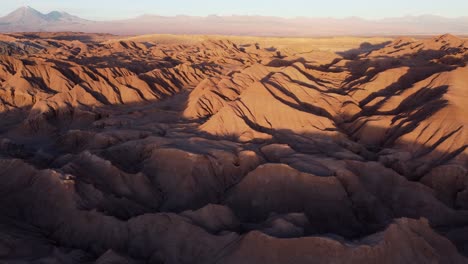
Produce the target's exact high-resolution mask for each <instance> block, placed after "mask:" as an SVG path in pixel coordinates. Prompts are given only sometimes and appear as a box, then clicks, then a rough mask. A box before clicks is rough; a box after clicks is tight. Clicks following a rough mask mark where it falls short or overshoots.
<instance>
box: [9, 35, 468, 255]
mask: <svg viewBox="0 0 468 264" xmlns="http://www.w3.org/2000/svg"><path fill="white" fill-rule="evenodd" d="M77 36H79V37H77ZM106 38H107V36H102V35H94V36H93V35H91V37H90V38H89V39H88V38H87V39H88V41H84V40H83V35H74V34H71V33H67V34H65V33H64V34H59V33H55V34H42V35H41V34H34V36H31V34H9V35H2V36H1V37H0V54H1V55H0V117H1V118H0V124H1V126H0V133H1V134H0V210H1V212H0V261H4V262H5V263H31V262H33V263H93V262H95V263H310V262H311V261H312V262H314V263H376V262H380V263H434V262H435V263H466V262H467V261H468V260H467V258H466V255H468V239H467V237H468V173H467V168H468V150H467V146H468V136H467V130H466V126H467V124H468V119H467V116H468V115H467V114H468V113H467V110H466V103H467V102H468V87H467V85H468V66H467V65H466V62H467V61H468V43H467V42H466V41H464V40H463V39H460V38H457V37H455V36H451V35H443V36H440V37H435V38H431V39H423V40H415V39H410V38H401V39H396V40H394V41H392V42H391V43H385V44H384V45H376V46H372V45H371V46H368V45H367V46H366V45H363V46H364V47H366V48H365V49H363V48H361V49H353V50H351V51H349V52H343V53H338V54H333V53H329V52H318V51H313V52H301V53H299V52H295V51H294V50H292V49H288V48H282V49H277V48H273V47H263V46H261V45H260V44H258V43H252V44H245V43H243V44H238V43H234V42H231V41H227V40H220V39H218V38H217V39H213V40H206V39H204V40H199V41H190V42H186V43H182V44H174V43H164V42H163V41H156V40H154V41H153V40H152V39H151V38H145V40H144V41H139V40H138V39H126V40H116V39H106Z"/></svg>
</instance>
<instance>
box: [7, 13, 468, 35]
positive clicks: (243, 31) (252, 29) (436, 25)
mask: <svg viewBox="0 0 468 264" xmlns="http://www.w3.org/2000/svg"><path fill="white" fill-rule="evenodd" d="M2 15H5V16H4V17H0V32H45V31H46V32H60V31H73V32H88V33H95V32H105V33H111V34H117V35H142V34H192V35H193V34H209V35H214V34H217V35H240V36H279V37H284V36H290V37H303V36H395V35H433V34H444V33H452V34H465V35H468V17H458V18H445V17H440V16H434V15H421V16H404V17H394V18H383V19H375V20H370V19H363V18H359V17H347V18H327V17H295V18H281V17H271V16H256V15H253V16H245V15H232V16H218V15H211V16H206V17H201V16H186V15H178V16H161V15H156V14H146V15H141V16H138V17H134V18H128V19H120V20H107V21H91V20H86V19H82V18H79V17H76V16H73V15H70V14H68V13H65V12H59V11H53V12H50V13H46V14H44V13H41V12H39V11H37V10H35V9H33V8H32V7H21V8H19V9H17V10H14V11H12V12H11V13H9V14H7V13H6V12H5V13H4V14H2Z"/></svg>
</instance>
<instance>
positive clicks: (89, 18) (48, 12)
mask: <svg viewBox="0 0 468 264" xmlns="http://www.w3.org/2000/svg"><path fill="white" fill-rule="evenodd" d="M21 8H30V9H33V10H35V11H37V12H40V13H41V14H45V15H46V14H50V13H52V12H61V13H67V14H69V15H72V16H76V17H79V18H81V19H85V20H90V21H96V22H105V21H119V20H131V19H136V18H141V17H145V16H148V17H149V16H155V17H168V18H173V17H174V18H175V17H193V18H209V17H264V18H268V17H269V18H279V19H290V20H292V19H334V20H348V19H359V20H364V21H380V20H385V19H395V18H418V17H436V18H443V19H468V15H466V16H443V15H437V14H431V13H425V14H419V15H416V14H404V15H400V16H385V17H379V18H377V17H375V18H371V17H363V16H353V15H350V16H336V17H335V16H277V15H261V14H235V13H233V14H207V15H188V14H172V15H162V14H157V13H143V14H140V15H133V16H125V17H114V18H109V17H107V18H97V17H94V18H92V17H84V16H81V15H77V14H74V13H73V12H69V11H63V10H60V9H53V10H50V11H41V10H38V9H36V8H34V7H32V6H30V5H22V6H20V7H18V8H15V9H13V10H11V11H9V12H7V13H6V14H0V18H3V17H6V16H8V15H10V14H11V13H13V12H15V11H18V10H20V9H21Z"/></svg>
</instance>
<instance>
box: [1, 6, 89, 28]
mask: <svg viewBox="0 0 468 264" xmlns="http://www.w3.org/2000/svg"><path fill="white" fill-rule="evenodd" d="M82 21H84V20H83V19H81V18H79V17H76V16H72V15H70V14H68V13H66V12H60V11H52V12H50V13H48V14H43V13H41V12H39V11H37V10H36V9H34V8H32V7H30V6H22V7H20V8H18V9H16V10H14V11H13V12H11V13H10V14H8V15H6V16H5V17H2V18H0V24H7V25H19V26H28V27H36V26H41V25H48V24H50V23H52V22H65V23H70V22H72V23H73V22H82Z"/></svg>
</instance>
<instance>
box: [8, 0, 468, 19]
mask: <svg viewBox="0 0 468 264" xmlns="http://www.w3.org/2000/svg"><path fill="white" fill-rule="evenodd" d="M21 6H31V7H32V8H35V9H37V10H39V11H41V12H43V13H46V12H50V11H55V10H57V11H65V12H68V13H70V14H73V15H77V16H80V17H82V18H86V19H94V20H111V19H125V18H132V17H136V16H140V15H144V14H154V15H164V16H173V15H193V16H207V15H263V16H279V17H298V16H303V17H335V18H343V17H352V16H356V17H362V18H368V19H379V18H384V17H399V16H406V15H427V14H429V15H439V16H445V17H460V16H468V12H467V11H468V0H444V1H441V0H383V1H382V0H318V1H317V0H131V1H128V0H126V1H124V0H0V16H4V15H6V14H8V13H10V12H11V11H13V10H15V9H16V8H18V7H21Z"/></svg>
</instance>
